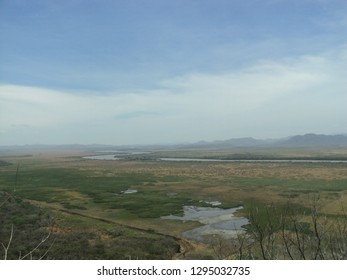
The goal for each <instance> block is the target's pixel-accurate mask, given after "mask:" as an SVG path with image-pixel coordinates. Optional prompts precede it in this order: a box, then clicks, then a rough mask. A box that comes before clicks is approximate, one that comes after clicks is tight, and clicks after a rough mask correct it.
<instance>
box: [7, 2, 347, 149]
mask: <svg viewBox="0 0 347 280" xmlns="http://www.w3.org/2000/svg"><path fill="white" fill-rule="evenodd" d="M346 108H347V1H346V0H0V145H11V144H39V143H40V144H72V143H80V144H91V143H101V144H156V143H177V142H194V141H199V140H207V141H210V140H216V139H219V140H223V139H229V138H235V137H245V136H253V137H255V138H274V137H276V138H277V137H285V136H290V135H295V134H303V133H308V132H313V133H324V134H338V133H346V132H347V109H346Z"/></svg>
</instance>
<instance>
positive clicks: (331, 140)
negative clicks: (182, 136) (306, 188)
mask: <svg viewBox="0 0 347 280" xmlns="http://www.w3.org/2000/svg"><path fill="white" fill-rule="evenodd" d="M182 147H185V148H206V149H207V148H237V147H244V148H247V147H288V148H290V147H293V148H299V147H347V136H346V135H342V134H339V135H323V134H313V133H309V134H305V135H296V136H291V137H287V138H281V139H267V140H262V139H255V138H252V137H246V138H232V139H228V140H223V141H221V140H218V141H213V142H205V141H200V142H197V143H194V144H185V145H182Z"/></svg>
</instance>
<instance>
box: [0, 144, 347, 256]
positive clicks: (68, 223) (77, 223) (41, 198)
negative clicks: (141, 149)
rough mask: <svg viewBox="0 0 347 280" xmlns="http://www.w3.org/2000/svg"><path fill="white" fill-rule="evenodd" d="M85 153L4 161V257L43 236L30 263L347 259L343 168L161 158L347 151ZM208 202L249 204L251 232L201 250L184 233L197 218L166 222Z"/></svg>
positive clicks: (0, 166) (332, 155)
mask: <svg viewBox="0 0 347 280" xmlns="http://www.w3.org/2000/svg"><path fill="white" fill-rule="evenodd" d="M87 154H90V152H88V151H86V152H81V151H69V152H42V153H39V152H32V153H30V152H28V153H25V154H24V153H23V154H20V153H17V154H15V153H3V154H1V155H0V199H1V200H0V213H1V224H2V228H1V231H0V243H2V244H4V247H6V246H7V244H8V241H9V237H10V235H11V231H12V227H13V232H12V235H13V240H12V241H11V244H10V246H9V250H8V252H7V253H8V254H7V258H14V259H16V258H18V256H25V255H26V254H27V252H30V251H31V250H32V249H33V248H35V246H36V245H37V244H38V243H40V240H41V239H42V237H43V236H47V240H46V241H45V242H44V243H43V244H42V245H40V247H39V248H38V249H37V250H35V251H34V252H31V254H30V255H28V256H27V257H26V258H29V257H32V258H39V257H43V258H45V259H171V258H187V259H206V258H207V259H218V258H267V259H277V258H279V259H282V258H283V259H290V258H294V259H302V258H305V259H306V258H313V259H319V258H320V259H322V258H324V259H334V258H335V259H341V258H346V257H347V256H346V254H345V253H344V252H345V251H343V250H346V240H345V239H344V237H345V233H346V213H345V209H344V207H346V205H347V163H328V162H327V163H290V162H163V161H158V160H156V159H158V158H160V157H188V158H214V159H233V158H238V159H240V158H245V159H249V158H274V159H276V158H281V159H283V158H305V159H307V158H312V159H317V158H318V159H322V158H323V159H344V158H346V155H347V151H346V150H342V149H334V150H305V151H298V150H273V149H268V150H252V151H243V150H223V151H160V152H159V151H155V152H152V153H148V154H144V155H132V156H128V157H126V159H124V160H120V161H99V160H86V159H83V158H82V156H84V155H87ZM127 190H135V191H136V192H133V193H129V194H127V193H126V191H127ZM206 201H220V202H221V203H222V204H221V205H220V206H219V207H223V208H230V207H235V206H240V205H241V206H243V209H242V210H240V211H239V212H238V213H237V215H239V216H244V217H247V218H249V219H250V221H251V224H250V225H248V226H247V227H246V230H247V231H246V233H247V234H246V235H242V236H241V235H240V236H239V237H238V238H237V239H235V240H222V241H220V240H218V243H213V242H212V243H211V244H199V243H197V242H193V241H189V240H185V239H183V238H182V236H181V233H182V232H184V231H186V230H188V229H192V228H194V227H197V226H199V224H198V223H197V222H185V223H183V222H181V221H177V220H163V219H161V218H160V217H161V216H165V215H170V214H172V215H182V214H183V206H184V205H195V206H208V204H207V203H206ZM281 236H282V237H283V238H281ZM283 241H284V243H283ZM324 242H326V243H324ZM329 242H330V243H329ZM331 243H333V244H331ZM221 244H222V245H221ZM240 244H241V245H240ZM283 244H284V245H283ZM298 244H299V245H298ZM335 247H336V248H335ZM233 248H234V249H233ZM235 248H236V249H235ZM288 251H289V252H288ZM303 251H304V252H303ZM340 251H341V252H340ZM0 256H2V255H0Z"/></svg>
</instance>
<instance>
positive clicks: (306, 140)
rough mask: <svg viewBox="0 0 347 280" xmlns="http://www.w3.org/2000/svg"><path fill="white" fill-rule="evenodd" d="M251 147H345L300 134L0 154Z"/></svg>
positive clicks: (346, 139) (334, 138) (335, 139)
mask: <svg viewBox="0 0 347 280" xmlns="http://www.w3.org/2000/svg"><path fill="white" fill-rule="evenodd" d="M252 147H283V148H285V147H287V148H309V147H313V148H315V147H316V148H319V147H321V148H327V147H347V135H343V134H339V135H324V134H314V133H309V134H304V135H295V136H291V137H287V138H281V139H266V140H262V139H255V138H252V137H245V138H232V139H228V140H216V141H212V142H207V141H199V142H196V143H189V144H176V145H174V144H171V145H122V146H112V145H99V144H95V145H79V144H74V145H21V146H0V152H1V151H3V152H4V151H25V150H31V151H40V150H41V151H45V150H47V151H48V150H51V151H62V150H87V149H88V150H114V149H119V150H125V149H153V150H155V149H227V148H252Z"/></svg>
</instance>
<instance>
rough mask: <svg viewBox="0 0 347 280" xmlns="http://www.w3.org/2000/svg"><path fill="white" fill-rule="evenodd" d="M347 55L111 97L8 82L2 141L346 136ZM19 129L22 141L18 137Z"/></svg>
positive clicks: (264, 65)
mask: <svg viewBox="0 0 347 280" xmlns="http://www.w3.org/2000/svg"><path fill="white" fill-rule="evenodd" d="M346 53H347V48H345V47H343V48H340V49H337V50H334V51H330V52H325V53H321V54H320V55H315V56H300V57H288V58H283V59H280V60H264V61H258V62H257V63H256V64H254V65H251V66H248V67H246V68H243V69H241V70H234V71H229V72H223V73H220V74H206V73H188V74H186V75H182V76H178V77H175V78H172V79H169V80H165V81H162V82H160V83H159V85H158V87H157V89H156V90H148V89H146V90H142V91H127V92H110V93H109V94H107V95H105V94H104V95H98V94H97V93H94V94H90V93H88V94H84V93H83V92H80V93H78V94H76V93H75V92H62V91H57V90H49V89H45V88H34V87H21V86H15V85H1V86H0V104H1V105H0V107H1V108H0V127H1V131H2V132H1V133H2V135H1V139H2V140H0V141H1V142H0V144H10V143H13V144H17V143H27V142H30V141H34V140H33V139H37V140H36V142H40V141H42V140H40V139H43V138H44V139H46V140H45V141H46V142H49V143H62V142H65V143H67V142H70V143H71V142H72V141H73V142H81V143H93V142H94V143H95V142H98V143H114V144H126V143H158V142H175V141H195V140H200V139H205V140H213V139H216V138H220V139H221V138H229V137H240V136H255V137H278V136H286V135H288V134H295V133H300V132H307V131H316V132H321V133H333V132H345V131H343V130H344V129H345V124H346V123H347V116H346V115H345V113H344V112H345V106H346V104H347V94H346V92H347V86H346V83H345V77H347V56H346ZM19 131H21V132H22V133H21V137H22V139H17V137H18V133H19ZM24 132H25V133H24ZM43 135H45V137H42V136H43ZM49 135H52V136H51V137H50V136H49ZM35 137H36V138H35Z"/></svg>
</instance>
